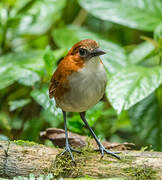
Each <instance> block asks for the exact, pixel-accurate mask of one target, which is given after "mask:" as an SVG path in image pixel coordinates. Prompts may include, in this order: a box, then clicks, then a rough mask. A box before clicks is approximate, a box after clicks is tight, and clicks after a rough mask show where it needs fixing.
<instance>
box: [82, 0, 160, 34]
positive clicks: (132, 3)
mask: <svg viewBox="0 0 162 180" xmlns="http://www.w3.org/2000/svg"><path fill="white" fill-rule="evenodd" d="M79 3H80V5H81V6H82V7H83V8H84V9H86V10H87V11H88V12H89V13H90V14H92V15H94V16H95V17H97V18H100V19H102V20H106V21H111V22H115V23H118V24H121V25H125V26H128V27H131V28H136V29H140V30H145V31H153V30H154V29H155V27H156V26H157V25H158V24H159V23H160V22H161V21H162V8H161V7H162V1H161V0H93V3H92V0H79Z"/></svg>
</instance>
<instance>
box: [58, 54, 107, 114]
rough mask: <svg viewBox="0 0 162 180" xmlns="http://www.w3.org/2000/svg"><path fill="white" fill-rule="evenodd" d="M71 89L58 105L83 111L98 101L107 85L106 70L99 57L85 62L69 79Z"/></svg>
mask: <svg viewBox="0 0 162 180" xmlns="http://www.w3.org/2000/svg"><path fill="white" fill-rule="evenodd" d="M68 81H69V85H70V91H69V92H68V93H66V94H65V95H64V98H63V100H62V101H61V102H59V104H58V107H60V108H61V109H63V110H64V111H68V112H83V111H86V110H88V109H90V108H91V107H92V106H94V105H95V104H97V103H98V101H99V100H100V99H101V98H102V97H103V94H104V92H105V87H106V81H107V78H106V71H105V69H104V66H103V64H102V63H101V61H100V59H99V57H95V58H92V59H90V60H88V61H87V62H86V63H85V66H84V68H82V69H81V70H80V71H79V72H76V73H73V74H72V75H71V76H70V77H69V79H68Z"/></svg>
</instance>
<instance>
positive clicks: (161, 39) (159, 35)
mask: <svg viewBox="0 0 162 180" xmlns="http://www.w3.org/2000/svg"><path fill="white" fill-rule="evenodd" d="M154 39H155V40H156V41H157V42H158V45H159V47H160V48H161V49H162V22H161V23H160V24H159V25H158V26H157V28H156V29H155V31H154Z"/></svg>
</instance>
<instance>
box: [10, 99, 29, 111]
mask: <svg viewBox="0 0 162 180" xmlns="http://www.w3.org/2000/svg"><path fill="white" fill-rule="evenodd" d="M30 102H31V100H30V99H19V100H15V101H9V105H10V111H14V110H15V109H17V108H20V107H23V106H25V105H27V104H29V103H30Z"/></svg>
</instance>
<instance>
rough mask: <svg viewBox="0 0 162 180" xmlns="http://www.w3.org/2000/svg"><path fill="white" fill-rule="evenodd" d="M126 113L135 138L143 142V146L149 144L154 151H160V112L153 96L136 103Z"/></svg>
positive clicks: (161, 133)
mask: <svg viewBox="0 0 162 180" xmlns="http://www.w3.org/2000/svg"><path fill="white" fill-rule="evenodd" d="M128 112H129V116H130V119H131V122H132V126H133V130H134V131H135V132H136V133H137V136H138V137H139V138H140V139H141V140H143V142H144V144H145V145H147V144H151V145H152V146H153V149H154V150H159V151H161V150H162V141H161V138H162V112H161V110H160V108H159V105H158V102H157V99H156V96H155V94H151V95H150V96H148V97H147V98H145V99H144V100H143V101H141V102H139V103H137V104H136V105H135V106H133V107H132V108H130V110H129V111H128Z"/></svg>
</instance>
